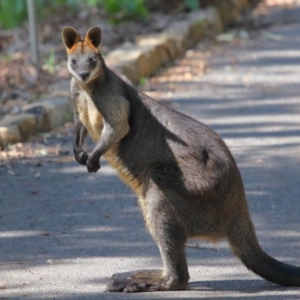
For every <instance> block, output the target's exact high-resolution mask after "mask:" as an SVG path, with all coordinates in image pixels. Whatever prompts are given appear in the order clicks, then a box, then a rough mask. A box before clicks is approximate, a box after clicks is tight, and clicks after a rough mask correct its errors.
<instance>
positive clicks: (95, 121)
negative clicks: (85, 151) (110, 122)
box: [75, 90, 103, 142]
mask: <svg viewBox="0 0 300 300" xmlns="http://www.w3.org/2000/svg"><path fill="white" fill-rule="evenodd" d="M75 108H76V110H77V113H78V116H79V119H80V121H81V122H82V123H83V125H84V126H85V127H86V129H87V130H88V132H89V134H90V135H91V137H92V138H93V140H94V141H95V142H98V141H99V139H100V136H101V133H102V128H103V120H102V115H101V114H100V112H99V111H98V109H97V107H96V106H95V104H94V102H93V100H92V99H91V97H90V95H89V94H88V93H87V92H86V91H84V90H81V91H80V92H79V95H78V97H77V100H76V103H75Z"/></svg>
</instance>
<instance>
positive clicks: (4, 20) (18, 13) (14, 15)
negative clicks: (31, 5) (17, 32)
mask: <svg viewBox="0 0 300 300" xmlns="http://www.w3.org/2000/svg"><path fill="white" fill-rule="evenodd" d="M26 12H27V2H26V1H23V0H0V26H1V27H3V28H6V29H11V28H14V27H16V26H18V25H19V24H20V23H21V22H22V21H23V20H24V16H26Z"/></svg>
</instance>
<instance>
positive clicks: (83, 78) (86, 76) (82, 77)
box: [79, 71, 90, 81]
mask: <svg viewBox="0 0 300 300" xmlns="http://www.w3.org/2000/svg"><path fill="white" fill-rule="evenodd" d="M89 75H90V73H89V72H87V71H83V72H79V76H80V77H81V79H82V80H83V81H85V80H86V79H87V78H88V77H89Z"/></svg>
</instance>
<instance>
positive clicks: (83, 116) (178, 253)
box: [62, 27, 300, 292]
mask: <svg viewBox="0 0 300 300" xmlns="http://www.w3.org/2000/svg"><path fill="white" fill-rule="evenodd" d="M62 36H63V41H64V44H65V46H66V50H67V53H68V67H69V71H70V73H71V74H72V76H73V78H72V80H71V99H72V102H73V106H74V122H75V131H74V155H75V159H76V160H77V161H78V162H79V163H80V164H82V165H86V166H87V169H88V171H89V172H97V171H98V170H99V169H100V162H99V160H100V157H101V156H105V158H106V159H107V161H108V162H109V163H110V164H111V165H112V166H113V167H114V168H115V169H116V170H117V171H118V173H119V175H120V177H121V178H122V179H123V180H124V181H125V182H126V183H127V184H128V185H129V186H130V187H131V188H132V189H133V190H134V191H135V192H136V194H137V195H138V197H139V204H140V206H141V209H142V212H143V215H144V219H145V223H146V226H147V228H148V230H149V232H150V233H151V235H152V236H153V238H154V240H155V241H156V242H157V244H158V247H159V250H160V253H161V256H162V260H163V270H162V271H161V270H138V271H134V272H130V273H123V274H115V275H113V277H112V278H111V281H110V283H109V285H108V289H109V290H110V291H126V292H141V291H157V290H174V289H184V288H186V286H187V282H188V279H189V274H188V269H187V263H186V257H185V242H186V240H187V239H188V238H203V239H205V240H209V241H214V242H216V241H218V240H219V239H222V238H227V239H228V241H229V243H230V246H231V248H232V250H233V252H234V253H235V255H237V256H238V257H239V258H240V259H241V260H242V262H243V263H244V264H245V265H246V266H247V267H248V268H249V269H250V270H252V271H253V272H255V273H257V274H258V275H260V276H262V277H264V278H266V279H267V280H270V281H272V282H275V283H278V284H281V285H294V286H300V269H299V268H298V267H294V266H290V265H287V264H284V263H281V262H279V261H277V260H275V259H274V258H272V257H270V256H268V255H267V254H266V253H265V252H264V251H263V250H262V249H261V248H260V246H259V243H258V241H257V239H256V235H255V231H254V227H253V224H252V222H251V219H250V216H249V212H248V208H247V203H246V198H245V192H244V187H243V182H242V178H241V176H240V173H239V170H238V168H237V165H236V163H235V161H234V159H233V157H232V155H231V153H230V151H229V150H228V148H227V146H226V145H225V143H224V142H223V141H222V139H221V138H220V137H219V136H218V135H217V134H216V133H215V132H213V131H212V130H211V129H210V128H208V127H207V126H205V125H204V124H202V123H199V122H197V121H195V120H193V119H191V118H189V117H188V116H185V115H183V114H180V113H179V112H176V111H174V110H172V109H170V108H168V107H165V106H163V105H162V104H160V103H158V102H156V101H155V100H153V99H151V98H149V97H147V96H145V95H143V94H140V93H138V92H137V91H136V90H135V89H134V87H133V86H132V85H131V84H130V83H128V81H124V80H123V79H121V78H120V77H119V76H117V75H116V74H115V73H113V72H112V71H111V70H110V69H108V68H107V67H106V65H105V62H104V60H103V58H102V56H101V54H100V44H101V36H102V35H101V30H100V29H99V28H97V27H92V28H91V29H90V30H89V31H88V32H87V34H86V36H85V38H84V41H85V42H82V43H81V42H80V41H81V38H80V35H79V34H78V33H77V31H76V30H75V29H73V28H71V27H66V28H65V29H64V30H63V34H62ZM80 43H81V44H80ZM80 45H81V46H80ZM86 132H88V133H89V134H90V135H91V136H92V138H93V140H94V142H95V144H96V145H95V148H94V149H93V151H92V152H91V153H89V154H88V153H86V152H85V151H84V149H83V142H84V137H85V134H86Z"/></svg>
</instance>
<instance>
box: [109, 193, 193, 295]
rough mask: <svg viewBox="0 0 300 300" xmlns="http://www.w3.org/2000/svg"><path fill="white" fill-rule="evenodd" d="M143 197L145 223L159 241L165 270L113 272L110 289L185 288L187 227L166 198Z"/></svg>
mask: <svg viewBox="0 0 300 300" xmlns="http://www.w3.org/2000/svg"><path fill="white" fill-rule="evenodd" d="M142 201H143V203H142V209H143V213H144V217H145V220H146V225H147V226H148V229H149V231H150V233H151V234H152V236H153V238H154V239H155V241H156V242H157V244H158V247H159V250H160V253H161V256H162V260H163V270H136V271H132V272H126V273H117V274H114V275H113V276H112V277H111V279H110V282H109V284H108V290H109V291H111V292H122V291H124V292H145V291H166V290H182V289H185V288H186V286H187V282H188V280H189V274H188V269H187V263H186V257H185V242H186V233H185V229H184V227H183V225H182V223H181V221H180V220H179V219H178V216H177V215H176V213H175V212H174V210H173V209H174V208H172V207H171V206H170V204H169V202H168V200H167V199H163V198H161V199H159V200H158V199H149V198H147V200H142ZM154 220H155V221H154Z"/></svg>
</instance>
